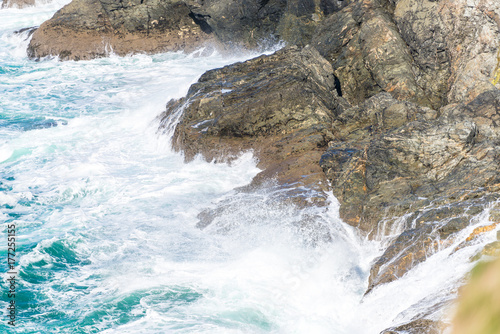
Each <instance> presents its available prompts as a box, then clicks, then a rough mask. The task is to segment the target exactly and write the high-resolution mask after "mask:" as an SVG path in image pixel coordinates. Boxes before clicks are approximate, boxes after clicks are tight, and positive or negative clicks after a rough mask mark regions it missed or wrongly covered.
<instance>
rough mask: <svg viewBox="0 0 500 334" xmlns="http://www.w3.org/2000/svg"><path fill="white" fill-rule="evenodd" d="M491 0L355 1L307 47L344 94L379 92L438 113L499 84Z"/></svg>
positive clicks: (498, 11) (353, 98)
mask: <svg viewBox="0 0 500 334" xmlns="http://www.w3.org/2000/svg"><path fill="white" fill-rule="evenodd" d="M499 7H500V4H499V3H498V2H497V1H493V0H491V1H488V0H484V1H466V0H459V1H455V0H447V1H428V0H421V1H413V0H399V1H390V2H389V1H384V0H367V1H354V2H352V3H351V4H349V5H348V6H347V7H345V8H343V9H341V10H340V11H339V12H336V13H334V14H332V15H331V16H330V17H329V18H327V19H326V20H324V21H323V22H322V23H321V24H320V26H319V27H318V30H317V31H316V33H315V35H314V37H313V40H312V44H313V45H314V46H315V47H316V48H317V49H318V50H319V51H320V53H321V54H322V55H323V56H324V57H326V58H327V59H328V60H329V61H330V62H331V63H332V65H333V67H334V71H335V74H336V75H337V77H338V78H339V79H340V82H341V83H342V90H343V92H344V97H345V98H346V99H348V100H349V101H350V102H351V103H354V104H358V103H361V102H363V101H364V100H365V99H366V98H369V97H371V96H374V95H376V94H377V93H379V92H381V91H385V92H389V93H391V94H392V96H393V97H395V98H396V99H399V100H405V101H412V102H415V103H417V104H419V105H422V106H427V107H431V108H433V109H439V108H440V107H442V106H444V105H446V104H448V103H459V102H470V101H472V100H474V99H475V98H476V97H477V96H478V95H480V94H481V93H483V92H486V91H489V90H493V89H494V86H493V85H494V84H497V83H498V81H499V80H500V72H499V71H498V68H499V60H498V59H499V56H498V52H499V51H498V50H499V47H498V44H499V42H498V41H499V40H500V35H499V27H500V26H499V24H500V19H499V17H500V16H499V15H500V8H499Z"/></svg>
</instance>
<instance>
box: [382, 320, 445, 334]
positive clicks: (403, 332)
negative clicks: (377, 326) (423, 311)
mask: <svg viewBox="0 0 500 334" xmlns="http://www.w3.org/2000/svg"><path fill="white" fill-rule="evenodd" d="M443 327H444V326H443V324H442V323H440V322H438V321H434V320H428V319H419V320H415V321H412V322H409V323H407V324H404V325H401V326H398V327H393V328H389V329H386V330H384V331H382V332H381V333H380V334H439V333H441V332H442V329H443Z"/></svg>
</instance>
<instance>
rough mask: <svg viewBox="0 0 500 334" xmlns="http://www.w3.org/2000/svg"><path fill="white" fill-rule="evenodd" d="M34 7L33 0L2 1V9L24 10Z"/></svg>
mask: <svg viewBox="0 0 500 334" xmlns="http://www.w3.org/2000/svg"><path fill="white" fill-rule="evenodd" d="M34 5H35V0H3V1H2V8H25V7H32V6H34Z"/></svg>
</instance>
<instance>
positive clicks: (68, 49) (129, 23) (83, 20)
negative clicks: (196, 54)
mask: <svg viewBox="0 0 500 334" xmlns="http://www.w3.org/2000/svg"><path fill="white" fill-rule="evenodd" d="M207 32H209V31H207V28H206V26H203V25H202V24H200V20H198V19H196V20H195V19H194V18H193V17H192V12H191V10H190V8H189V7H188V6H187V5H186V4H185V3H183V2H181V1H160V0H148V1H142V0H133V1H129V2H127V3H126V4H125V3H122V2H121V1H115V0H91V1H84V0H74V1H72V2H71V3H70V4H69V5H67V6H65V7H64V8H62V9H61V10H59V11H58V12H57V13H56V14H55V15H54V17H53V18H52V19H50V20H48V21H46V22H44V23H43V24H42V25H41V26H40V28H39V29H38V30H37V31H36V32H35V33H34V34H33V38H32V40H31V42H30V44H29V46H28V56H29V57H31V58H40V57H45V56H49V55H53V56H59V57H60V58H61V59H63V60H65V59H73V60H79V59H91V58H96V57H103V56H106V55H108V54H109V53H111V52H114V53H116V54H118V55H126V54H129V53H137V52H148V53H154V52H165V51H178V50H186V51H192V50H195V49H196V48H199V47H201V46H203V45H205V44H206V43H209V42H210V41H212V40H213V37H212V34H211V33H207Z"/></svg>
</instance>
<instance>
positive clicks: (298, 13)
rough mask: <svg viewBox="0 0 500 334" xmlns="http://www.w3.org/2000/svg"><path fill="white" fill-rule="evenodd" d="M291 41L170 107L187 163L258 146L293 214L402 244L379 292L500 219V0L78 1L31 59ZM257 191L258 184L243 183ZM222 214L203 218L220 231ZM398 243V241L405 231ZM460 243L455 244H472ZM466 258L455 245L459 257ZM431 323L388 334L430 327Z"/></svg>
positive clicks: (34, 44) (388, 258)
mask: <svg viewBox="0 0 500 334" xmlns="http://www.w3.org/2000/svg"><path fill="white" fill-rule="evenodd" d="M277 40H282V41H285V42H286V43H287V44H288V45H289V46H288V47H286V48H284V49H282V50H280V51H278V52H276V53H274V54H272V55H265V56H261V57H258V58H256V59H252V60H249V61H246V62H243V63H237V64H233V65H230V66H227V67H224V68H221V69H215V70H211V71H208V72H207V73H205V74H204V75H203V76H202V77H201V78H200V79H199V81H198V82H197V83H196V84H194V85H193V86H192V87H191V88H190V90H189V92H188V94H187V96H186V97H185V98H182V99H180V100H174V101H170V102H169V103H168V104H167V109H166V111H165V112H164V113H163V114H162V115H161V116H160V119H161V124H162V125H161V129H162V130H164V129H166V128H168V126H169V125H171V124H172V119H173V118H179V123H178V124H177V125H176V127H175V129H174V137H173V145H174V148H175V149H176V150H180V151H183V152H184V153H185V156H186V158H187V159H188V160H189V159H191V158H193V157H194V156H195V155H197V154H201V155H202V156H204V157H205V158H206V159H207V160H216V161H230V160H231V159H233V158H234V157H236V156H238V155H239V154H240V153H241V152H242V151H246V150H252V151H253V152H254V154H255V156H256V157H257V158H258V159H259V167H260V168H261V169H262V170H263V171H262V172H261V173H260V174H259V175H258V176H257V177H256V178H255V179H254V181H253V183H252V185H250V186H249V187H250V188H251V187H259V186H261V185H262V184H265V183H266V182H269V181H270V180H273V182H277V184H278V186H279V187H282V188H283V189H287V191H288V198H292V199H293V201H294V202H295V203H297V205H301V206H308V205H315V206H325V204H326V202H327V196H326V192H328V191H330V190H331V191H333V193H334V195H335V196H336V197H337V199H338V200H339V201H340V203H341V207H340V214H341V217H342V218H343V219H344V220H345V221H346V222H347V223H349V224H351V225H352V226H355V227H357V228H358V229H359V230H360V231H361V233H364V234H365V235H367V236H368V237H371V238H381V237H384V236H387V235H391V236H393V237H392V238H391V239H390V240H391V241H390V242H389V243H388V247H387V249H386V250H385V252H384V253H383V255H382V256H381V257H380V258H379V259H377V261H376V262H375V263H374V264H373V267H372V270H371V276H370V280H369V282H368V286H367V293H369V292H370V291H371V290H372V289H374V288H376V287H377V286H378V285H380V284H383V283H387V282H390V281H392V280H395V279H397V278H398V277H401V276H402V275H404V274H405V273H406V272H408V271H409V270H411V269H412V268H414V267H415V266H416V265H417V264H418V263H420V262H422V261H424V260H425V259H426V258H427V257H428V256H429V255H431V254H433V253H434V252H436V251H437V250H438V249H442V247H445V246H449V245H451V244H452V243H454V242H455V241H456V239H455V238H456V237H457V235H458V234H459V232H461V231H463V230H464V229H466V228H468V227H469V226H470V225H471V220H473V219H475V218H474V217H476V216H477V215H478V214H480V213H484V214H486V215H487V216H488V217H489V219H490V225H489V226H485V227H484V229H480V230H476V231H474V232H473V233H472V234H471V235H470V237H469V238H467V240H465V241H464V242H463V243H462V244H461V245H460V247H466V246H467V244H468V243H471V242H474V239H475V238H476V237H477V236H478V235H480V234H481V233H483V232H485V231H488V230H492V229H494V228H495V227H496V226H497V224H499V223H500V206H499V205H498V200H499V197H500V192H499V191H500V173H499V172H500V170H499V169H500V167H499V166H500V148H499V147H500V146H499V144H500V91H499V88H500V85H499V82H500V48H499V44H500V2H498V1H495V0H440V1H431V0H352V1H349V0H345V1H336V0H321V1H316V0H289V1H287V0H265V1H263V0H259V1H226V0H208V1H188V0H185V1H182V0H177V1H175V0H168V1H167V0H164V1H159V0H141V1H140V2H139V0H137V1H135V0H133V1H129V2H127V3H123V2H121V1H113V0H106V1H104V0H92V1H83V0H74V1H73V2H72V3H71V4H70V5H68V6H66V7H65V8H63V9H62V10H60V11H59V12H58V13H57V14H56V15H55V16H54V17H53V18H52V19H51V20H49V21H47V22H45V23H44V24H43V25H42V26H41V27H40V28H39V29H38V30H37V31H36V32H35V34H34V36H33V39H32V40H31V43H30V46H29V49H28V53H29V55H30V56H31V57H33V58H40V57H43V56H46V55H59V56H60V57H61V58H62V59H89V58H93V57H98V56H104V55H106V52H108V51H109V50H110V49H112V50H113V51H114V52H116V53H118V54H127V53H131V52H160V51H167V50H187V51H189V50H193V49H195V48H197V47H200V46H201V45H205V43H212V45H217V46H219V47H221V48H227V47H229V46H231V45H239V46H244V47H247V48H255V47H258V46H259V45H263V44H265V43H266V42H269V41H271V42H273V41H277ZM247 190H248V189H247ZM216 214H217V210H215V211H213V212H206V213H203V214H201V215H200V219H201V222H200V226H206V224H210V222H211V220H212V219H213V216H214V215H216ZM394 234H395V235H394ZM460 247H459V248H460ZM457 250H458V249H457ZM439 328H440V324H439V323H437V322H435V321H431V320H429V319H425V317H423V316H422V318H421V319H415V321H413V322H412V323H409V324H406V325H403V326H401V327H398V328H392V329H388V330H387V331H386V333H402V332H405V333H407V332H410V333H424V332H426V333H427V332H428V333H433V332H437V331H438V330H439Z"/></svg>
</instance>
